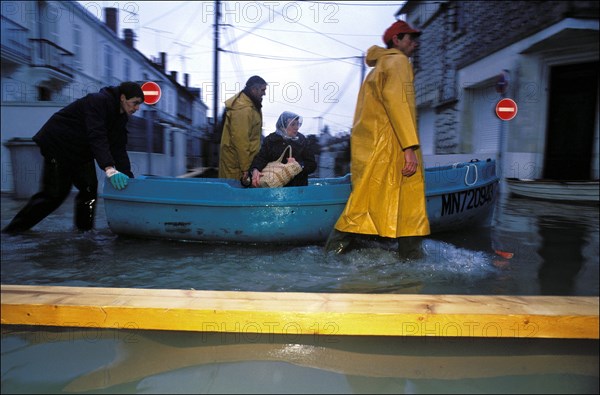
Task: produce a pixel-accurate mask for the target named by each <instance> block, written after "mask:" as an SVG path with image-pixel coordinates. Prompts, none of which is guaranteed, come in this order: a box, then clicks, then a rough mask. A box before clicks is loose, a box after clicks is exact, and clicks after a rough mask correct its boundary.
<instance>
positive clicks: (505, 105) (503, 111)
mask: <svg viewBox="0 0 600 395" xmlns="http://www.w3.org/2000/svg"><path fill="white" fill-rule="evenodd" d="M517 111H518V108H517V103H515V101H514V100H512V99H502V100H500V101H499V102H498V104H496V115H497V116H498V118H500V119H501V120H503V121H510V120H511V119H513V118H514V117H515V116H516V115H517Z"/></svg>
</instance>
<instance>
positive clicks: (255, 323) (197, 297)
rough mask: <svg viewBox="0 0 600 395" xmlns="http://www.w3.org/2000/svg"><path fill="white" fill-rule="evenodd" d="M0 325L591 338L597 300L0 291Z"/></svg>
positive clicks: (3, 288)
mask: <svg viewBox="0 0 600 395" xmlns="http://www.w3.org/2000/svg"><path fill="white" fill-rule="evenodd" d="M0 287H1V297H2V299H1V300H2V313H1V314H2V321H1V322H2V324H3V325H6V324H10V325H34V326H35V325H40V326H65V327H92V328H117V329H154V330H178V331H200V332H237V333H244V332H247V333H265V334H311V335H312V334H318V335H368V336H440V337H454V336H458V337H510V338H563V339H598V332H599V321H598V311H599V298H598V297H597V296H591V297H581V296H578V297H576V296H573V297H571V296H487V295H421V294H339V293H294V292H238V291H197V290H174V289H138V288H101V287H63V286H36V285H1V286H0Z"/></svg>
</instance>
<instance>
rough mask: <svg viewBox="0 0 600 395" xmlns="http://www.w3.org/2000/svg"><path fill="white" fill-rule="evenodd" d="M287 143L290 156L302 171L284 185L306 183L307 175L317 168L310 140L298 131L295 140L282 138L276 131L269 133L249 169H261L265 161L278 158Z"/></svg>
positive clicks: (301, 184) (265, 163) (303, 184)
mask: <svg viewBox="0 0 600 395" xmlns="http://www.w3.org/2000/svg"><path fill="white" fill-rule="evenodd" d="M288 145H291V146H292V157H293V158H294V159H296V161H297V162H298V163H300V165H301V166H302V171H301V172H300V174H298V175H297V176H296V177H294V178H293V179H292V181H290V182H289V183H288V184H287V185H285V186H286V187H293V186H305V185H308V175H309V174H311V173H312V172H314V171H315V170H316V169H317V162H316V161H315V154H314V152H313V150H312V148H311V144H310V142H309V141H308V139H307V138H306V137H305V136H304V135H303V134H301V133H298V139H297V140H287V139H285V140H284V138H283V137H281V136H280V135H278V134H277V133H271V134H270V135H268V136H267V137H265V139H264V140H263V142H262V145H261V147H260V151H258V154H256V156H255V157H254V160H253V161H252V164H251V165H250V171H252V169H258V170H259V171H262V169H264V168H265V166H266V165H267V163H269V162H272V161H274V160H277V159H279V157H280V156H281V154H282V153H283V150H284V149H285V147H287V146H288ZM283 163H287V154H286V155H285V156H284V160H283Z"/></svg>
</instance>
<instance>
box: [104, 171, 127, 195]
mask: <svg viewBox="0 0 600 395" xmlns="http://www.w3.org/2000/svg"><path fill="white" fill-rule="evenodd" d="M106 176H107V177H108V179H109V180H110V183H111V185H112V186H113V188H115V189H117V190H121V189H123V188H125V187H126V186H127V183H128V182H129V177H127V175H125V174H123V173H121V172H120V171H118V170H116V169H115V168H114V167H111V168H109V169H108V170H106Z"/></svg>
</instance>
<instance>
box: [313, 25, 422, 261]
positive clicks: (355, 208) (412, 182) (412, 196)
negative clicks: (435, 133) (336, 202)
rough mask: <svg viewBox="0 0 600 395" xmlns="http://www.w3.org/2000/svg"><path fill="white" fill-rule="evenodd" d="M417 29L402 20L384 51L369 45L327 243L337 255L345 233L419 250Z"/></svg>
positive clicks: (407, 251)
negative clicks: (345, 179)
mask: <svg viewBox="0 0 600 395" xmlns="http://www.w3.org/2000/svg"><path fill="white" fill-rule="evenodd" d="M420 34H421V32H420V31H419V30H417V29H414V28H412V27H411V26H410V25H409V24H408V23H406V22H404V21H396V22H394V23H393V24H392V25H391V26H390V27H389V28H388V29H387V30H386V31H385V33H384V35H383V41H384V43H385V44H386V46H387V49H385V48H382V47H379V46H376V45H374V46H372V47H371V48H369V49H368V51H367V58H366V63H367V65H368V66H371V67H373V66H374V67H375V68H374V69H373V70H371V71H370V72H369V74H368V75H367V77H366V79H365V81H364V82H363V84H362V87H361V89H360V92H359V95H358V101H357V105H356V110H355V113H354V123H353V127H352V134H351V137H350V144H351V172H352V193H351V194H350V198H349V199H348V202H347V203H346V207H345V209H344V211H343V212H342V215H341V216H340V218H339V219H338V221H337V223H336V224H335V229H334V230H333V232H332V233H331V235H330V236H329V239H328V240H327V244H326V247H325V248H326V250H327V251H335V252H337V253H340V252H342V251H343V250H344V249H345V248H346V247H348V245H349V244H350V237H349V236H350V235H349V233H353V234H363V235H378V236H382V237H387V238H398V242H399V251H400V254H401V256H402V257H404V258H416V257H419V256H420V255H421V253H422V250H421V236H425V235H428V234H429V233H430V230H429V220H428V218H427V210H426V203H425V176H424V169H423V160H422V153H421V149H420V145H419V135H418V131H417V117H416V106H415V92H414V83H413V69H412V65H411V63H410V59H409V58H410V57H411V55H412V54H413V52H414V51H415V49H416V48H417V47H418V41H417V39H418V37H419V36H420Z"/></svg>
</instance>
